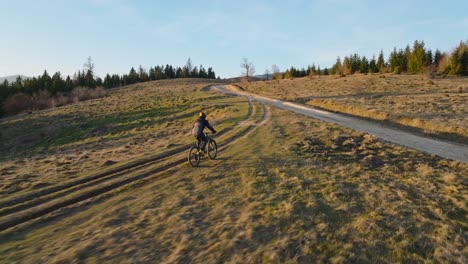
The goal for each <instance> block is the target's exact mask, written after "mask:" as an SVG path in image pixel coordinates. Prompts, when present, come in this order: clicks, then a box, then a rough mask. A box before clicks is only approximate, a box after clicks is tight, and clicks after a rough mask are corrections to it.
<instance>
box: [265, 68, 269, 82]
mask: <svg viewBox="0 0 468 264" xmlns="http://www.w3.org/2000/svg"><path fill="white" fill-rule="evenodd" d="M265 77H266V80H267V81H268V80H269V79H270V70H268V69H266V70H265Z"/></svg>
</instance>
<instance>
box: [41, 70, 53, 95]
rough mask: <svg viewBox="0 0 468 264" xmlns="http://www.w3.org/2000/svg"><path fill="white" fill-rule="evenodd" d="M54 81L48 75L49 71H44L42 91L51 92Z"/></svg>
mask: <svg viewBox="0 0 468 264" xmlns="http://www.w3.org/2000/svg"><path fill="white" fill-rule="evenodd" d="M51 82H52V79H51V78H50V76H49V74H48V73H47V70H44V73H43V74H42V77H41V81H40V83H41V88H40V89H41V90H46V91H50V85H51Z"/></svg>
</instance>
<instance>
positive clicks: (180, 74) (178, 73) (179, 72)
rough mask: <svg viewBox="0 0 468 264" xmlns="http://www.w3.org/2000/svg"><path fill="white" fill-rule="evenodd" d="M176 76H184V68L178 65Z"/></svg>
mask: <svg viewBox="0 0 468 264" xmlns="http://www.w3.org/2000/svg"><path fill="white" fill-rule="evenodd" d="M176 78H182V68H180V67H177V70H176Z"/></svg>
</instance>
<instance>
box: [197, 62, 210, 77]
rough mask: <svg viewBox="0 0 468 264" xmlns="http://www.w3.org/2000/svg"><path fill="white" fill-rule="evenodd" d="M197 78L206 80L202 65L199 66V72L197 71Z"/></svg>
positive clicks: (206, 75) (206, 74)
mask: <svg viewBox="0 0 468 264" xmlns="http://www.w3.org/2000/svg"><path fill="white" fill-rule="evenodd" d="M198 78H208V73H207V72H206V70H205V68H203V65H200V70H199V71H198Z"/></svg>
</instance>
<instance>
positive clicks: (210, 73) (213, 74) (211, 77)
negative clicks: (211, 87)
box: [208, 67, 216, 79]
mask: <svg viewBox="0 0 468 264" xmlns="http://www.w3.org/2000/svg"><path fill="white" fill-rule="evenodd" d="M208 78H210V79H216V74H215V72H214V71H213V68H211V67H210V68H208Z"/></svg>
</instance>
